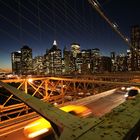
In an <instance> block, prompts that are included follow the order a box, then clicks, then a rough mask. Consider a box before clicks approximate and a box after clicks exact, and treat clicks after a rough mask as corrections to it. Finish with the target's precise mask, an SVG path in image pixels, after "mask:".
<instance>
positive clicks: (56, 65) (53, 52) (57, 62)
mask: <svg viewBox="0 0 140 140" xmlns="http://www.w3.org/2000/svg"><path fill="white" fill-rule="evenodd" d="M48 58H49V73H50V74H54V75H60V74H62V55H61V50H60V49H59V48H58V45H57V42H56V40H54V42H53V46H52V48H51V49H50V50H49V54H48Z"/></svg>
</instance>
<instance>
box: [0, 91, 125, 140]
mask: <svg viewBox="0 0 140 140" xmlns="http://www.w3.org/2000/svg"><path fill="white" fill-rule="evenodd" d="M124 94H125V92H123V91H120V90H116V89H114V90H110V91H107V92H103V93H100V94H98V95H93V96H89V97H87V98H84V99H80V100H78V101H75V102H70V103H69V104H73V103H74V104H77V105H85V106H87V107H88V108H90V109H91V110H92V113H93V117H94V116H97V117H101V116H103V115H104V114H105V113H107V112H110V111H111V110H112V109H113V108H115V107H117V106H118V105H120V104H121V103H123V102H124V101H125V98H124ZM67 104H68V103H67ZM33 120H34V119H33ZM33 120H30V121H33ZM28 123H29V122H22V123H19V124H16V125H14V126H9V127H8V128H4V129H5V130H0V140H29V139H27V138H26V137H25V136H24V134H23V128H24V126H25V125H27V124H28ZM50 139H52V138H50V137H47V138H46V137H45V140H50ZM32 140H44V138H34V139H32Z"/></svg>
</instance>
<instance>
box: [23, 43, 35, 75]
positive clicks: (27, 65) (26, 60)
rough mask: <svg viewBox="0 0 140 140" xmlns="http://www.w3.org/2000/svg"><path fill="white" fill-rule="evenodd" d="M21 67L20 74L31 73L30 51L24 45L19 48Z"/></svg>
mask: <svg viewBox="0 0 140 140" xmlns="http://www.w3.org/2000/svg"><path fill="white" fill-rule="evenodd" d="M21 66H22V74H25V75H27V74H31V73H32V49H31V48H29V47H28V46H26V45H25V46H23V47H22V48H21Z"/></svg>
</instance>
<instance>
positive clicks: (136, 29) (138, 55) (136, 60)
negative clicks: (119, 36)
mask: <svg viewBox="0 0 140 140" xmlns="http://www.w3.org/2000/svg"><path fill="white" fill-rule="evenodd" d="M131 45H132V48H131V54H132V59H131V68H132V71H139V70H140V26H139V25H135V26H132V28H131Z"/></svg>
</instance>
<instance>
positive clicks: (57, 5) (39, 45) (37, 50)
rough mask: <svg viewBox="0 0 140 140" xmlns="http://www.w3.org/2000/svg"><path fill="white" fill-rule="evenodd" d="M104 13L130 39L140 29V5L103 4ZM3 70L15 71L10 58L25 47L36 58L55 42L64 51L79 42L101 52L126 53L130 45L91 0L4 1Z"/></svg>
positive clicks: (117, 0) (115, 1) (0, 60)
mask: <svg viewBox="0 0 140 140" xmlns="http://www.w3.org/2000/svg"><path fill="white" fill-rule="evenodd" d="M99 3H100V5H101V8H102V10H103V11H104V13H105V14H106V15H107V16H108V17H109V19H110V20H111V21H112V22H113V23H116V24H117V25H118V28H119V29H120V31H122V32H123V33H124V34H125V35H126V36H127V37H128V38H130V29H131V26H133V25H136V24H138V25H140V19H139V6H140V4H139V1H138V0H135V1H127V0H124V1H123V2H122V1H121V0H106V1H103V0H99ZM0 4H1V10H0V16H1V19H0V20H1V25H0V40H1V41H0V65H1V67H0V68H3V69H11V59H10V55H11V52H13V51H18V50H20V48H21V47H22V46H23V45H28V46H29V47H30V48H32V50H33V56H36V55H43V54H45V51H46V49H50V48H51V47H52V43H53V40H56V41H57V42H58V46H59V48H60V49H61V50H62V49H63V48H64V46H68V48H69V46H70V44H71V43H73V42H77V43H79V44H80V45H81V49H93V48H99V49H100V50H101V52H102V55H109V54H110V52H111V51H115V52H116V53H120V52H122V53H126V50H127V49H129V47H128V46H127V44H125V42H124V41H123V40H122V39H121V38H120V37H119V36H118V35H117V34H116V33H115V32H114V31H112V29H111V28H110V27H109V25H108V24H107V23H106V22H105V21H104V20H103V19H102V18H101V17H100V16H99V14H98V13H97V12H96V11H95V10H94V9H92V7H91V5H90V4H89V3H88V1H87V0H82V1H81V0H76V1H74V0H72V1H68V0H58V1H56V0H52V1H51V2H50V1H49V0H47V1H45V0H40V1H38V0H36V1H33V0H30V1H29V0H25V1H21V0H13V1H10V0H7V1H4V0H2V1H0Z"/></svg>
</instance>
